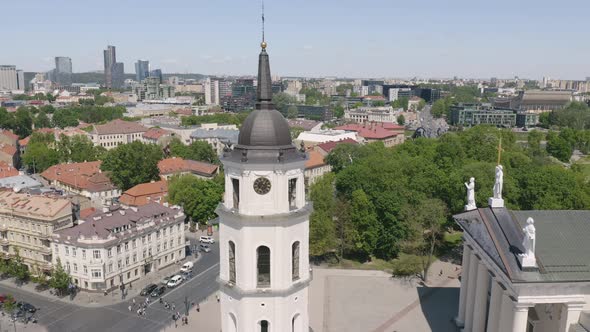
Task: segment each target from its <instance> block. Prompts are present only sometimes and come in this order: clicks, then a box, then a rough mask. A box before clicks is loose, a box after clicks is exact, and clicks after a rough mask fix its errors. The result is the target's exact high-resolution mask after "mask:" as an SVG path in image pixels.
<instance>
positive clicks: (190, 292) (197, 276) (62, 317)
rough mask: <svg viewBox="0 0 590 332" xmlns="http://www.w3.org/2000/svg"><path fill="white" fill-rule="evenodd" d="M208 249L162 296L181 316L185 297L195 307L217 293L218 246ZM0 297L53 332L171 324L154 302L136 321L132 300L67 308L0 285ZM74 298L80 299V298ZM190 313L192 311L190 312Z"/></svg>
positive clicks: (139, 298)
mask: <svg viewBox="0 0 590 332" xmlns="http://www.w3.org/2000/svg"><path fill="white" fill-rule="evenodd" d="M211 248H212V250H211V252H209V253H203V257H202V258H201V259H200V260H199V261H198V262H197V263H196V264H195V267H194V268H193V275H194V277H193V278H192V279H190V280H188V281H185V282H184V283H183V284H182V285H181V286H178V287H177V288H174V289H169V290H167V291H166V293H164V295H163V296H162V298H163V300H164V301H166V302H168V303H174V304H175V305H176V311H179V312H180V313H181V314H184V312H185V306H184V302H185V297H187V298H188V302H189V303H191V302H194V303H199V302H201V301H203V300H204V299H206V298H207V297H209V296H211V295H212V294H213V293H215V292H216V291H217V289H218V284H217V282H216V280H215V279H216V278H217V276H218V275H219V245H218V244H217V243H216V244H215V245H213V246H211ZM0 293H2V294H5V293H10V294H13V296H14V297H15V298H16V299H17V300H22V301H26V302H29V303H31V304H33V305H35V306H36V307H38V308H39V311H38V312H37V318H38V321H39V322H38V324H41V325H43V326H45V327H47V329H48V330H49V331H54V332H58V331H59V332H68V331H84V332H103V331H141V332H152V331H154V332H155V331H160V330H161V329H163V328H164V327H166V326H168V325H170V323H172V322H173V321H172V311H169V310H166V309H165V308H164V306H163V305H161V304H159V303H158V302H157V301H155V302H153V303H151V304H150V305H149V307H148V309H147V310H146V315H145V317H141V318H140V317H138V316H137V314H136V312H135V311H132V312H129V310H128V306H129V304H130V303H131V301H132V298H128V299H127V301H126V302H122V303H119V304H116V305H111V306H104V307H94V308H89V307H81V306H76V305H72V304H68V303H65V302H62V301H59V300H57V299H56V300H52V299H49V298H47V297H44V296H39V295H36V294H32V293H29V292H26V291H22V290H19V289H15V288H12V287H6V286H2V285H0ZM78 296H84V294H79V295H78ZM144 299H145V298H144V297H142V296H137V297H136V298H135V300H136V302H137V303H142V302H143V301H144ZM194 310H195V309H194V308H193V312H194ZM189 311H190V310H189ZM191 314H192V312H191ZM212 319H218V318H212Z"/></svg>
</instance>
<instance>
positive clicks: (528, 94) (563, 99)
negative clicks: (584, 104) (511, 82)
mask: <svg viewBox="0 0 590 332" xmlns="http://www.w3.org/2000/svg"><path fill="white" fill-rule="evenodd" d="M572 100H573V95H572V92H571V91H541V90H526V91H524V92H522V93H521V94H520V95H519V96H518V97H517V103H518V108H519V109H520V110H522V111H527V112H533V113H543V112H550V111H555V110H560V109H562V108H564V107H565V106H566V105H567V104H568V103H570V102H571V101H572Z"/></svg>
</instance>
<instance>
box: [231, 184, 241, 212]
mask: <svg viewBox="0 0 590 332" xmlns="http://www.w3.org/2000/svg"><path fill="white" fill-rule="evenodd" d="M231 183H232V187H233V189H234V190H233V200H234V209H237V208H239V207H240V180H238V179H231Z"/></svg>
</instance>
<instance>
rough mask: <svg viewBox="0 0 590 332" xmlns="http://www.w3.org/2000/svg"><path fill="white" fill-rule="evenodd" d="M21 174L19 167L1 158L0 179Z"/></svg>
mask: <svg viewBox="0 0 590 332" xmlns="http://www.w3.org/2000/svg"><path fill="white" fill-rule="evenodd" d="M18 174H19V172H18V169H16V168H14V166H12V165H11V164H9V163H7V162H5V161H1V160H0V179H4V178H8V177H14V176H17V175H18Z"/></svg>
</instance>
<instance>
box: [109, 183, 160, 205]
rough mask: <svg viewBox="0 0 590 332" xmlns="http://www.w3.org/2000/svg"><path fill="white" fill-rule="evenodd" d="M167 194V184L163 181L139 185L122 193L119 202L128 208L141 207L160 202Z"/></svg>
mask: <svg viewBox="0 0 590 332" xmlns="http://www.w3.org/2000/svg"><path fill="white" fill-rule="evenodd" d="M167 194H168V183H167V182H166V181H164V180H161V181H156V182H150V183H141V184H138V185H137V186H135V187H133V188H130V189H129V190H127V191H126V192H124V193H123V194H122V195H121V197H120V198H119V202H121V203H122V204H125V205H129V206H142V205H146V204H149V203H152V202H157V201H162V199H163V198H164V197H165V196H166V195H167Z"/></svg>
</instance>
